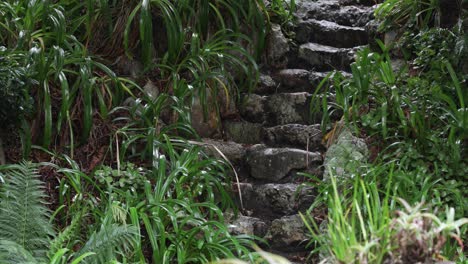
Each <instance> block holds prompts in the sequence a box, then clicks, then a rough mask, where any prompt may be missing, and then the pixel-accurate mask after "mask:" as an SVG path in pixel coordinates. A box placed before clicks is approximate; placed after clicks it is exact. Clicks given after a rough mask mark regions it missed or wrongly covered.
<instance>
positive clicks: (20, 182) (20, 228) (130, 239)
mask: <svg viewBox="0 0 468 264" xmlns="http://www.w3.org/2000/svg"><path fill="white" fill-rule="evenodd" d="M0 171H1V172H5V174H1V173H0V180H2V181H4V184H3V185H2V186H0V199H1V200H0V226H1V228H0V263H1V264H38V263H49V260H50V261H52V262H50V263H73V264H76V263H81V262H84V263H108V262H109V261H112V260H116V259H118V254H120V253H122V254H123V253H127V252H130V250H131V249H132V248H133V246H134V245H135V237H136V234H137V232H136V228H135V227H134V226H124V225H118V224H113V223H112V222H111V221H110V219H112V217H111V214H110V212H111V211H110V210H108V211H109V212H108V214H107V215H106V217H105V218H104V220H103V223H102V225H101V228H100V230H99V231H98V232H94V233H93V234H92V235H91V237H90V238H89V240H88V242H86V243H85V245H84V246H83V247H82V248H81V250H80V251H79V252H77V253H74V252H73V251H71V250H70V248H72V247H73V246H74V244H73V243H70V242H71V241H73V242H75V241H74V237H76V236H78V235H77V232H78V231H77V229H78V227H79V223H80V220H81V218H82V216H83V214H84V210H83V212H81V213H80V214H79V215H77V216H76V217H74V219H73V220H72V223H71V225H70V226H68V227H66V228H65V229H64V230H63V231H62V232H61V233H60V234H59V235H58V236H55V233H54V229H53V226H52V224H51V223H50V221H49V219H50V213H49V210H48V209H47V207H46V206H45V204H46V203H45V197H46V195H45V193H44V190H43V188H44V187H43V186H44V183H43V182H42V181H41V180H40V179H39V174H38V170H37V165H36V164H33V163H30V162H25V163H21V164H16V165H8V166H0ZM51 239H53V240H51ZM47 249H49V250H47ZM46 253H48V254H47V255H48V258H47V256H46ZM66 253H67V254H66ZM72 258H74V260H73V261H71V262H69V261H68V260H70V259H72Z"/></svg>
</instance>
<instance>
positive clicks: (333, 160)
mask: <svg viewBox="0 0 468 264" xmlns="http://www.w3.org/2000/svg"><path fill="white" fill-rule="evenodd" d="M368 155H369V150H368V148H367V145H366V142H365V141H364V139H361V138H358V137H356V136H354V135H353V133H352V132H351V130H350V129H349V128H346V127H343V128H342V129H341V131H340V132H339V134H338V136H337V138H336V140H335V142H334V144H332V145H331V146H330V147H329V148H328V150H327V152H326V154H325V160H324V167H325V173H324V180H325V181H326V180H329V179H330V177H331V175H330V174H333V176H336V177H347V176H350V174H351V173H350V172H351V170H352V169H354V167H355V166H356V164H355V162H366V160H367V158H368Z"/></svg>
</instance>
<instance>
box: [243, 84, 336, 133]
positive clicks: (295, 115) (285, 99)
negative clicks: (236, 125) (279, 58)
mask: <svg viewBox="0 0 468 264" xmlns="http://www.w3.org/2000/svg"><path fill="white" fill-rule="evenodd" d="M319 96H323V95H319ZM311 100H312V94H310V93H306V92H299V93H278V94H273V95H268V96H262V95H257V94H250V95H245V98H244V101H245V102H244V105H243V106H242V107H241V108H240V114H241V116H242V118H243V119H244V120H246V121H249V122H253V123H261V124H263V125H265V126H270V127H271V126H277V125H287V124H303V125H312V124H317V123H320V121H321V117H322V116H321V114H320V113H315V114H312V113H311V111H310V103H311ZM333 100H334V98H332V97H330V98H329V99H328V101H333Z"/></svg>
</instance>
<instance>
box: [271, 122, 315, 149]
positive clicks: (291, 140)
mask: <svg viewBox="0 0 468 264" xmlns="http://www.w3.org/2000/svg"><path fill="white" fill-rule="evenodd" d="M322 137H323V135H322V130H321V129H320V125H319V124H317V125H300V124H287V125H280V126H274V127H269V128H265V143H266V144H267V145H268V146H271V147H292V148H299V149H303V150H309V151H323V150H324V146H323V145H322Z"/></svg>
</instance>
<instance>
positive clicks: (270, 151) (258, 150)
mask: <svg viewBox="0 0 468 264" xmlns="http://www.w3.org/2000/svg"><path fill="white" fill-rule="evenodd" d="M322 161H323V159H322V155H321V153H320V152H310V151H305V150H302V149H295V148H271V147H267V146H265V145H262V144H258V145H254V146H252V147H250V148H249V149H247V153H246V156H245V165H246V168H247V171H248V172H249V175H250V177H252V178H253V179H256V180H260V181H263V182H267V183H272V182H279V181H287V180H291V178H292V177H293V176H295V173H296V172H298V171H305V172H310V173H313V174H316V175H317V174H320V171H321V165H322Z"/></svg>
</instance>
